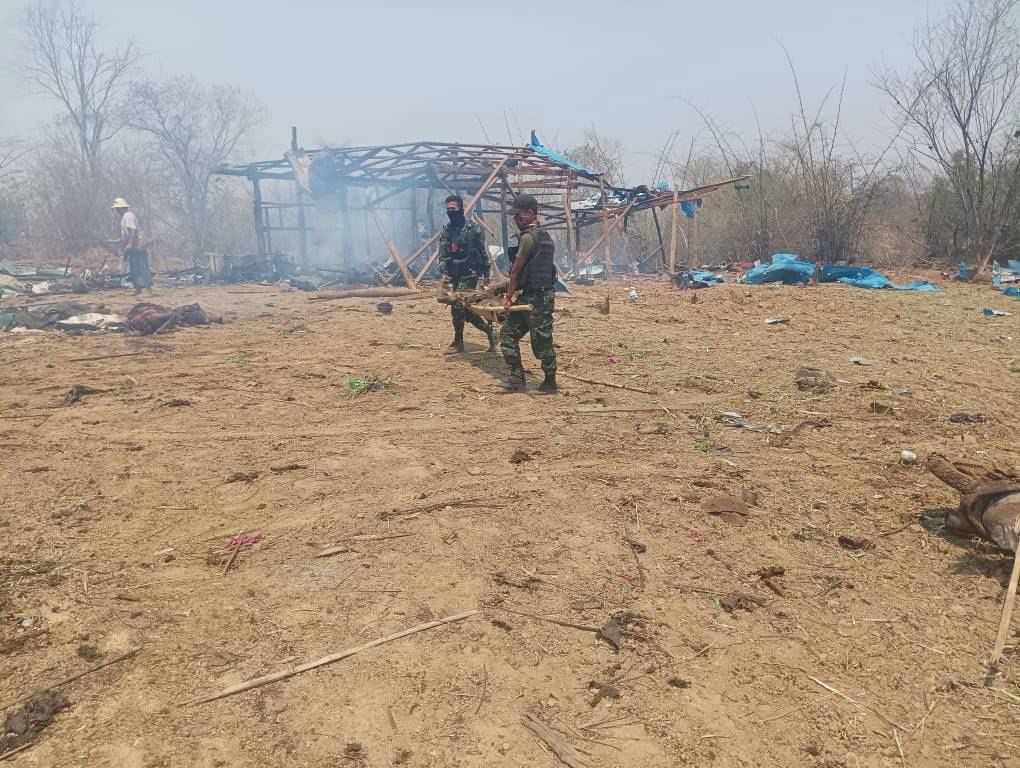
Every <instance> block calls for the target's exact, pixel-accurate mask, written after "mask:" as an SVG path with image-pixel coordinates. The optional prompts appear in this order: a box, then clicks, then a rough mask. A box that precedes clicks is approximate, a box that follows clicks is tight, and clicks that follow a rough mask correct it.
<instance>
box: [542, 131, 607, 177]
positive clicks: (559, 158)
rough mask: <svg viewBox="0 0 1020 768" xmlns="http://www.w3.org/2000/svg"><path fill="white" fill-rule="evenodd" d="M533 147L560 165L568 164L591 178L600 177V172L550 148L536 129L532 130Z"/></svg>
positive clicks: (568, 166) (567, 165)
mask: <svg viewBox="0 0 1020 768" xmlns="http://www.w3.org/2000/svg"><path fill="white" fill-rule="evenodd" d="M531 149H533V150H534V151H535V152H538V154H540V155H544V156H545V157H548V158H549V159H550V160H552V161H553V162H555V163H559V164H560V165H563V166H566V167H567V168H570V169H571V170H574V171H577V172H578V173H580V174H583V175H584V176H587V177H588V178H589V179H597V178H598V177H599V174H597V173H595V171H592V170H589V169H588V168H585V167H584V166H583V165H578V164H577V163H575V162H574V161H573V160H570V159H569V158H567V157H566V155H561V154H560V153H559V152H557V151H556V150H554V149H549V147H547V146H545V145H544V144H542V142H541V140H540V139H539V138H538V134H537V133H535V132H534V131H532V132H531Z"/></svg>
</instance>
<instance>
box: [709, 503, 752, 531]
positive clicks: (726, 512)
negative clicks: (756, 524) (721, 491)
mask: <svg viewBox="0 0 1020 768" xmlns="http://www.w3.org/2000/svg"><path fill="white" fill-rule="evenodd" d="M701 508H702V509H703V510H704V511H705V512H707V513H708V514H710V515H715V516H717V517H718V518H720V519H721V520H723V521H725V522H727V523H729V524H730V525H736V526H742V525H745V524H746V523H747V515H748V512H749V509H748V506H747V504H745V503H744V502H742V501H741V500H740V499H735V498H733V497H732V496H715V497H713V498H711V499H709V500H708V501H706V502H705V503H704V504H702V505H701Z"/></svg>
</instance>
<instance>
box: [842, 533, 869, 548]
mask: <svg viewBox="0 0 1020 768" xmlns="http://www.w3.org/2000/svg"><path fill="white" fill-rule="evenodd" d="M836 541H837V542H838V543H839V546H841V547H843V549H852V550H861V549H874V548H875V542H873V541H871V539H865V538H864V537H863V536H847V535H845V534H844V535H842V536H839V537H837V538H836Z"/></svg>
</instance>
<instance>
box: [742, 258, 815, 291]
mask: <svg viewBox="0 0 1020 768" xmlns="http://www.w3.org/2000/svg"><path fill="white" fill-rule="evenodd" d="M814 273H815V265H814V264H810V263H808V262H806V261H800V260H799V259H798V258H797V257H796V256H794V255H793V254H792V253H777V254H776V255H774V256H773V257H772V263H771V264H760V265H759V266H757V267H754V268H752V269H749V270H748V271H747V274H746V275H745V276H744V282H747V283H750V284H751V285H764V284H765V283H785V284H786V285H803V284H805V283H807V282H808V281H809V280H810V279H811V276H812V275H813V274H814Z"/></svg>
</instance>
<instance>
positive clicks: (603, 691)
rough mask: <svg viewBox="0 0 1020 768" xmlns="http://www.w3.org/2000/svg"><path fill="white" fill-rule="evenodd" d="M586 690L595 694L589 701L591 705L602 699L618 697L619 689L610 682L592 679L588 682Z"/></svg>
mask: <svg viewBox="0 0 1020 768" xmlns="http://www.w3.org/2000/svg"><path fill="white" fill-rule="evenodd" d="M588 690H589V691H592V692H594V694H595V697H594V698H593V699H592V701H591V705H592V706H593V707H594V706H596V705H597V704H598V703H599V702H600V701H602V699H618V698H620V689H619V688H617V687H616V686H615V685H613V684H612V683H601V682H599V681H598V680H592V681H591V682H589V683H588Z"/></svg>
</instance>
